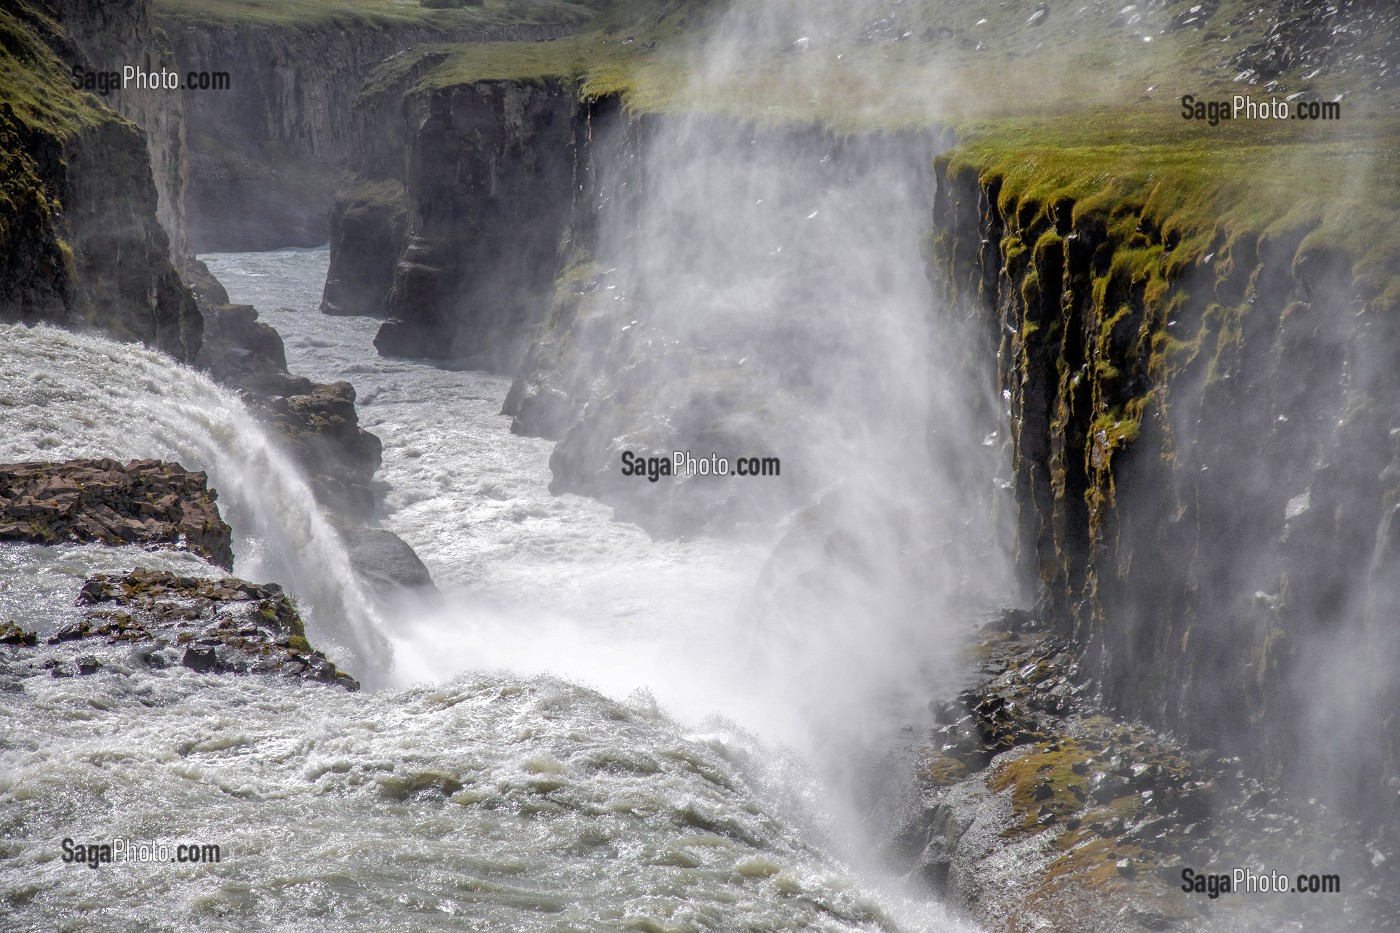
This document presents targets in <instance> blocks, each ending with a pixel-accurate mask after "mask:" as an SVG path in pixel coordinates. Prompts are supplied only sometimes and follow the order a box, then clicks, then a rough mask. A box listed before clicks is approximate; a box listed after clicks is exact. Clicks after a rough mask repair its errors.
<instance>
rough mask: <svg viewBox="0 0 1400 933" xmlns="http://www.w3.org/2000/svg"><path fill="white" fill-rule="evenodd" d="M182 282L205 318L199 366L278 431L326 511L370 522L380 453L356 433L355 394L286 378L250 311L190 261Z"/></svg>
mask: <svg viewBox="0 0 1400 933" xmlns="http://www.w3.org/2000/svg"><path fill="white" fill-rule="evenodd" d="M185 280H186V282H187V283H188V284H189V286H190V288H191V289H192V290H193V292H194V295H195V299H196V300H197V301H198V303H199V307H200V310H201V311H202V312H203V313H204V322H205V339H204V345H203V347H202V348H201V349H200V352H199V358H198V359H197V360H196V363H197V365H199V366H200V367H201V368H203V369H204V370H206V371H207V372H208V373H209V374H210V375H211V376H213V377H214V379H215V380H216V381H218V382H219V383H221V384H222V385H225V386H228V387H229V388H231V389H234V390H235V391H237V392H239V393H240V394H241V396H242V397H243V400H244V402H245V403H246V404H247V405H248V407H249V409H250V410H251V411H252V412H253V414H254V415H255V416H257V417H258V418H259V419H260V420H261V421H263V422H264V423H265V424H268V425H270V426H271V427H272V428H274V429H275V430H276V431H277V433H278V435H279V436H280V437H281V439H282V440H283V441H284V442H285V445H286V447H287V450H288V451H289V452H290V453H291V455H292V457H293V458H295V459H296V461H297V462H298V463H299V464H300V465H301V466H302V468H303V469H305V470H306V472H307V474H308V478H309V479H310V480H311V486H312V489H313V490H314V491H315V493H316V497H317V498H318V499H319V500H320V501H321V502H322V503H323V504H325V505H328V506H330V507H331V508H333V509H336V510H337V511H340V512H343V513H344V514H346V515H348V516H351V517H353V518H357V519H366V518H369V517H370V516H372V515H373V514H374V510H375V504H376V494H375V490H374V487H373V486H372V481H373V479H374V474H375V472H376V471H377V470H378V469H379V464H380V458H381V456H382V453H383V445H382V444H381V443H380V441H379V438H378V437H376V436H375V435H373V434H371V433H370V432H368V431H366V430H365V429H364V428H361V427H360V419H359V414H358V412H357V411H356V409H355V389H354V387H353V386H351V385H350V383H348V382H335V383H330V384H322V383H316V382H312V381H311V380H310V379H307V378H306V377H305V376H298V375H295V374H293V373H290V372H288V370H287V354H286V349H285V347H284V346H283V343H282V337H281V335H280V334H278V333H277V331H276V330H275V329H274V328H273V327H272V326H271V325H269V324H266V323H264V322H262V321H259V320H258V312H257V309H256V308H254V307H253V306H252V305H243V304H232V303H231V302H230V301H229V299H228V292H227V291H225V290H224V287H223V285H222V284H220V282H219V280H218V279H217V278H215V277H214V276H213V274H212V273H210V272H209V269H208V267H207V266H205V265H204V263H202V262H200V261H199V260H191V261H190V262H189V263H188V264H187V266H186V269H185Z"/></svg>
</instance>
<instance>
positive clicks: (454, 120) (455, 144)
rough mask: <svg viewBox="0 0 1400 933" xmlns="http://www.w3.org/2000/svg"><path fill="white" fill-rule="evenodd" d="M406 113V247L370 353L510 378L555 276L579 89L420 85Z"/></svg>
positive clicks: (557, 83) (569, 193)
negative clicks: (466, 362)
mask: <svg viewBox="0 0 1400 933" xmlns="http://www.w3.org/2000/svg"><path fill="white" fill-rule="evenodd" d="M404 113H405V119H406V121H407V123H408V141H407V149H408V152H407V173H406V178H405V190H406V193H407V199H408V233H407V245H406V247H405V249H404V250H403V253H402V254H401V255H400V256H399V259H398V263H397V265H396V266H395V268H394V281H393V287H392V290H391V291H390V293H389V315H390V319H389V320H388V321H386V322H385V324H384V326H383V327H382V328H381V329H380V331H379V334H378V336H377V337H375V346H377V347H378V348H379V351H380V352H381V353H383V354H385V355H386V356H413V357H468V358H471V359H472V360H474V361H475V363H476V365H479V366H482V367H483V368H489V369H495V370H497V371H505V372H511V371H513V369H514V367H515V365H516V363H517V362H518V361H519V357H520V352H521V349H522V343H523V340H524V337H525V333H526V330H527V328H528V327H529V326H530V325H532V324H534V323H536V322H537V321H538V320H539V319H540V316H541V315H542V312H543V309H544V308H545V307H547V305H548V302H549V295H550V293H551V292H552V291H553V283H554V275H555V272H556V270H557V269H558V268H559V248H560V240H561V236H562V233H563V231H564V229H565V226H566V225H567V223H568V221H569V219H570V211H571V208H572V206H573V200H574V192H575V188H576V185H575V175H574V166H575V164H576V158H575V155H576V147H577V145H578V135H579V133H580V132H581V130H582V127H583V124H582V122H581V121H580V119H579V116H580V104H579V102H578V89H577V85H576V83H575V82H572V81H567V80H562V79H544V80H543V81H542V82H534V81H525V80H519V81H506V80H503V81H479V82H475V83H470V84H464V85H456V86H450V87H446V88H428V89H425V90H421V91H417V92H414V93H412V94H410V95H409V97H408V98H407V99H406V100H405V103H404Z"/></svg>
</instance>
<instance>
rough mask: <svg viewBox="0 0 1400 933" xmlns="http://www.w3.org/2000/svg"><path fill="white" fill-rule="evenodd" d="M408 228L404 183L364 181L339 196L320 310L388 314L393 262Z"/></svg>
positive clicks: (333, 214) (332, 223)
mask: <svg viewBox="0 0 1400 933" xmlns="http://www.w3.org/2000/svg"><path fill="white" fill-rule="evenodd" d="M407 232H408V206H407V202H406V201H405V199H404V191H403V185H402V183H400V182H382V183H380V184H377V185H375V184H364V185H360V186H358V187H356V188H355V189H353V190H351V191H348V192H343V193H341V194H339V195H337V196H336V200H335V206H334V207H332V208H331V229H330V237H331V244H330V245H331V264H330V269H329V271H328V272H327V274H326V287H325V291H324V293H323V295H322V299H321V310H322V311H324V312H325V313H327V314H370V315H376V316H379V317H383V316H386V315H387V314H388V312H389V292H390V289H392V288H393V285H394V266H395V265H396V260H397V257H398V255H399V251H400V248H401V246H402V244H403V241H404V237H405V235H406V234H407Z"/></svg>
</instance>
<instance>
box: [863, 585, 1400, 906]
mask: <svg viewBox="0 0 1400 933" xmlns="http://www.w3.org/2000/svg"><path fill="white" fill-rule="evenodd" d="M1068 649H1069V645H1068V643H1067V642H1066V641H1065V640H1064V639H1063V638H1062V637H1061V636H1059V635H1057V634H1055V633H1054V631H1053V630H1052V629H1051V628H1049V627H1048V626H1045V625H1043V624H1041V623H1040V622H1039V621H1038V620H1037V619H1035V618H1034V617H1033V616H1032V615H1031V614H1028V613H1024V612H1011V613H1007V614H1005V615H1004V616H1002V617H1001V618H1000V619H998V620H996V621H995V622H993V623H990V624H988V625H987V626H986V627H984V629H983V630H982V631H981V632H980V633H979V635H978V637H977V638H976V639H975V642H974V647H973V653H974V656H975V657H976V658H977V659H978V660H977V675H976V682H975V683H974V684H972V685H971V686H969V687H968V688H967V689H965V690H963V691H962V692H961V693H960V694H959V695H958V696H957V698H955V699H950V700H947V701H941V702H936V703H934V704H931V708H932V712H933V714H934V719H935V725H934V726H933V727H932V728H931V729H928V730H927V731H926V732H925V734H924V736H923V738H922V740H921V741H920V742H919V743H917V745H916V746H915V747H914V748H913V749H912V760H911V761H910V764H911V765H912V766H913V769H914V771H915V773H916V775H917V776H916V778H915V781H914V784H915V786H914V789H913V794H912V801H911V802H910V803H909V804H908V806H907V808H906V822H905V823H904V825H903V826H901V827H898V828H897V829H896V830H895V831H894V832H893V833H892V834H891V843H890V848H889V850H888V854H889V855H890V857H891V859H892V861H894V862H895V863H896V864H898V865H900V866H902V867H903V868H905V869H906V870H908V871H910V872H911V874H914V875H917V876H919V877H921V878H922V879H923V880H924V881H925V882H926V883H928V884H929V885H930V886H931V887H932V888H934V889H935V890H937V891H939V892H940V893H941V894H943V895H945V896H947V897H948V898H949V899H950V900H951V901H952V902H953V903H955V904H957V905H959V906H961V907H962V908H963V909H965V910H967V911H969V912H970V913H971V914H973V915H974V916H975V917H976V919H977V920H978V921H979V923H981V924H983V925H984V927H985V928H986V929H989V930H1020V929H1052V928H1053V929H1076V930H1084V931H1094V930H1102V931H1114V933H1119V931H1133V930H1155V929H1174V930H1195V929H1210V930H1264V929H1269V930H1277V929H1299V930H1303V929H1319V928H1321V927H1319V926H1318V924H1319V923H1326V924H1327V925H1328V926H1327V928H1328V929H1372V928H1373V926H1371V924H1372V923H1373V922H1374V921H1375V920H1376V919H1377V918H1379V917H1382V916H1387V915H1394V914H1393V912H1394V911H1395V909H1396V905H1395V904H1394V903H1393V895H1392V894H1391V893H1389V892H1390V891H1391V890H1392V885H1391V881H1392V879H1391V876H1390V874H1389V869H1388V868H1387V867H1386V866H1387V865H1388V864H1389V863H1390V862H1391V860H1392V858H1393V857H1394V853H1393V851H1391V849H1390V846H1389V844H1388V843H1387V842H1386V841H1385V840H1384V839H1383V838H1381V836H1380V831H1379V829H1378V827H1377V826H1376V825H1375V824H1370V825H1367V824H1363V823H1359V822H1350V821H1348V820H1346V819H1344V818H1342V817H1341V816H1340V815H1339V814H1337V813H1336V812H1333V811H1330V810H1328V808H1326V807H1325V806H1322V805H1321V804H1319V803H1317V802H1316V801H1311V800H1310V801H1307V802H1306V803H1305V802H1304V801H1300V800H1295V799H1292V798H1290V797H1289V796H1287V794H1286V793H1285V792H1284V791H1283V790H1282V789H1281V788H1280V786H1279V784H1278V783H1277V782H1275V781H1271V780H1266V779H1261V778H1259V777H1257V776H1254V775H1252V774H1250V773H1248V772H1247V771H1246V769H1244V767H1243V764H1242V762H1241V760H1240V759H1239V758H1237V757H1231V756H1225V755H1221V754H1219V753H1217V752H1216V751H1213V750H1210V749H1199V750H1191V749H1188V748H1186V747H1185V746H1183V745H1182V744H1181V743H1180V742H1179V741H1177V740H1176V739H1174V738H1173V737H1172V736H1170V735H1167V734H1164V733H1161V732H1158V731H1156V730H1153V729H1151V728H1149V727H1147V726H1145V725H1143V724H1141V723H1139V722H1135V721H1132V720H1128V719H1122V718H1118V717H1115V716H1113V715H1112V714H1111V713H1110V712H1109V711H1108V710H1106V709H1104V708H1103V707H1102V706H1100V705H1099V704H1098V702H1097V700H1096V699H1095V697H1094V696H1093V688H1092V684H1091V682H1090V680H1089V679H1088V677H1087V676H1086V675H1085V673H1084V671H1083V670H1082V666H1081V664H1080V663H1079V662H1078V661H1077V660H1076V659H1075V657H1074V655H1073V653H1072V652H1071V651H1070V650H1068ZM1377 817H1378V819H1384V817H1381V816H1380V815H1379V814H1377ZM1244 866H1248V867H1249V868H1251V870H1254V871H1259V872H1263V871H1278V872H1281V873H1283V874H1284V875H1286V876H1288V878H1289V879H1290V882H1291V880H1292V879H1294V878H1296V876H1297V875H1298V874H1299V873H1322V872H1326V873H1337V874H1339V875H1340V876H1341V878H1342V879H1343V881H1342V883H1343V885H1344V887H1343V888H1342V890H1343V891H1344V892H1345V896H1347V897H1348V899H1349V901H1350V902H1351V903H1353V904H1356V905H1367V906H1366V907H1365V909H1359V910H1357V911H1355V912H1354V916H1353V917H1352V918H1351V920H1352V921H1354V922H1353V924H1352V925H1350V926H1348V925H1345V923H1343V925H1341V926H1338V925H1337V924H1338V923H1339V922H1342V921H1339V920H1338V918H1339V917H1342V916H1344V914H1343V913H1342V912H1338V911H1337V910H1336V904H1335V902H1334V901H1329V900H1328V897H1322V896H1318V897H1300V896H1298V895H1294V894H1278V895H1274V896H1267V897H1226V898H1224V899H1223V900H1222V899H1219V898H1211V897H1209V896H1208V894H1206V893H1204V891H1202V892H1196V891H1191V892H1187V891H1183V890H1182V888H1181V885H1182V883H1183V874H1182V872H1183V870H1184V869H1188V868H1189V869H1191V870H1192V871H1193V872H1194V873H1198V874H1204V873H1227V872H1230V871H1232V870H1233V869H1234V868H1235V867H1244ZM1331 897H1333V898H1335V895H1333V896H1331ZM1367 911H1371V912H1370V913H1368V912H1367ZM1387 911H1390V912H1391V913H1390V914H1387V913H1386V912H1387Z"/></svg>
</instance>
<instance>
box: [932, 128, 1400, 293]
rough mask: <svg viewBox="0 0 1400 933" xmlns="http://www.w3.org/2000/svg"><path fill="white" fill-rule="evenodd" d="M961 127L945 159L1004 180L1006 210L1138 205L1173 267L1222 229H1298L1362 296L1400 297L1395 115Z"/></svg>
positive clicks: (1231, 232)
mask: <svg viewBox="0 0 1400 933" xmlns="http://www.w3.org/2000/svg"><path fill="white" fill-rule="evenodd" d="M959 130H960V135H962V137H963V140H964V141H963V143H962V144H961V145H960V146H959V147H958V148H957V149H956V150H954V151H953V152H952V153H951V154H950V155H949V156H948V157H947V161H948V163H949V166H950V168H951V169H952V170H954V171H958V170H971V171H976V172H977V173H978V174H979V176H980V177H982V178H984V179H985V178H988V177H996V178H999V179H1001V182H1002V187H1001V194H1000V200H1001V205H1002V207H1003V209H1004V210H1005V211H1007V212H1008V215H1010V214H1015V213H1021V214H1030V213H1034V212H1036V211H1039V210H1043V209H1045V208H1046V207H1047V206H1049V205H1051V204H1052V203H1054V202H1055V201H1056V200H1058V199H1062V198H1069V199H1071V200H1073V201H1074V202H1075V216H1076V217H1079V216H1083V215H1085V214H1087V213H1091V212H1096V211H1097V212H1103V213H1106V214H1107V213H1109V212H1116V213H1118V214H1119V215H1122V216H1128V215H1129V214H1130V213H1136V212H1137V210H1138V209H1139V208H1140V209H1141V212H1142V214H1143V215H1144V216H1146V217H1149V218H1151V219H1152V221H1153V222H1154V223H1155V224H1156V225H1157V227H1158V229H1160V230H1161V231H1162V232H1163V234H1165V235H1166V236H1167V237H1168V238H1169V239H1172V240H1175V241H1178V242H1179V244H1180V245H1179V246H1178V247H1177V249H1176V250H1175V251H1174V253H1173V255H1172V256H1170V257H1161V258H1162V259H1163V261H1164V262H1166V263H1167V264H1168V267H1169V268H1174V269H1182V268H1185V267H1186V266H1187V265H1188V264H1190V263H1192V262H1195V261H1197V260H1199V259H1200V258H1201V257H1202V255H1203V254H1204V253H1205V252H1206V251H1207V250H1209V249H1210V248H1212V244H1213V243H1216V242H1218V241H1219V239H1221V238H1223V239H1224V240H1226V241H1229V240H1230V239H1232V238H1234V237H1235V236H1238V235H1242V234H1245V233H1248V234H1250V235H1254V236H1258V237H1259V238H1260V240H1261V241H1265V242H1267V241H1269V240H1277V241H1279V242H1290V241H1291V240H1297V241H1300V250H1299V252H1300V255H1301V254H1307V253H1308V252H1310V251H1315V250H1327V251H1340V252H1342V253H1345V254H1347V255H1348V256H1349V257H1351V258H1352V260H1353V262H1354V266H1353V272H1354V274H1355V276H1356V280H1357V284H1358V286H1359V287H1360V288H1361V289H1362V291H1363V294H1365V297H1367V298H1375V297H1378V296H1380V295H1382V294H1384V295H1385V296H1386V297H1385V299H1384V302H1383V303H1384V304H1385V305H1387V306H1388V305H1390V304H1396V303H1397V302H1400V287H1397V284H1396V282H1395V279H1396V278H1397V275H1400V229H1397V227H1396V223H1395V220H1396V218H1397V217H1400V150H1397V148H1396V147H1395V145H1394V140H1395V139H1397V138H1400V118H1396V117H1393V116H1383V115H1380V114H1375V113H1368V112H1364V111H1359V108H1358V112H1352V111H1348V110H1345V109H1344V110H1343V119H1342V120H1341V121H1338V122H1333V123H1316V124H1308V123H1300V122H1297V121H1291V120H1283V121H1269V122H1254V121H1243V120H1241V121H1234V122H1224V123H1221V125H1219V126H1216V127H1210V126H1207V125H1206V124H1204V123H1201V122H1197V121H1187V120H1184V119H1182V118H1181V116H1180V112H1179V108H1172V107H1170V105H1164V106H1163V107H1161V108H1154V109H1151V110H1114V111H1084V112H1080V113H1070V114H1063V115H1058V116H1049V117H1024V118H1019V119H1004V120H994V121H969V122H966V123H964V124H962V125H961V126H960V127H959ZM1129 208H1131V209H1132V210H1131V211H1130V210H1128V209H1129Z"/></svg>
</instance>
